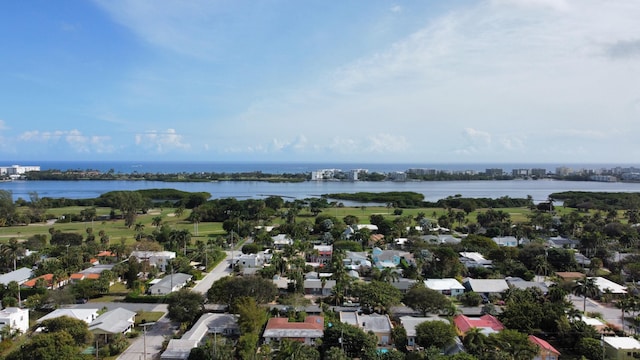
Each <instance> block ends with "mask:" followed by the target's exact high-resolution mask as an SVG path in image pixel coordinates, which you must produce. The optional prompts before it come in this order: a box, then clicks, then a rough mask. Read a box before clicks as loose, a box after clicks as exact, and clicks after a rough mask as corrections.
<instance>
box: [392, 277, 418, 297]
mask: <svg viewBox="0 0 640 360" xmlns="http://www.w3.org/2000/svg"><path fill="white" fill-rule="evenodd" d="M417 282H418V280H414V279H407V278H399V279H398V280H396V281H392V282H390V283H389V284H391V286H393V287H394V288H396V289H398V290H400V292H401V293H403V294H404V293H406V292H407V291H409V289H410V288H411V287H412V286H413V285H415V284H416V283H417Z"/></svg>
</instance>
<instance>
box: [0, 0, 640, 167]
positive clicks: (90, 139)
mask: <svg viewBox="0 0 640 360" xmlns="http://www.w3.org/2000/svg"><path fill="white" fill-rule="evenodd" d="M638 19H640V2H639V1H637V0H616V1H610V0H486V1H471V0H468V1H464V0H448V1H439V0H438V1H436V0H432V1H428V0H419V1H376V0H368V1H362V0H357V1H350V0H345V1H284V0H282V1H278V0H273V1H269V0H265V1H242V0H224V1H217V0H191V1H182V0H163V1H154V0H121V1H119V0H96V1H70V0H69V1H67V0H60V1H37V0H34V1H7V2H3V3H2V4H1V5H0V45H1V49H2V50H1V52H0V54H1V56H0V74H1V75H0V79H1V80H2V81H1V85H2V86H0V160H2V159H4V160H3V161H5V162H6V161H30V162H37V161H38V160H140V161H142V160H193V161H196V160H197V161H344V162H356V161H360V162H390V161H397V162H403V163H406V162H421V163H446V162H464V163H474V162H481V163H487V162H511V163H513V162H516V163H518V162H520V163H522V162H554V163H558V162H567V163H614V162H615V163H638V158H639V157H640V146H638V145H637V144H638V141H637V138H638V134H639V133H640V21H638Z"/></svg>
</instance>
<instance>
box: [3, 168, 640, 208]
mask: <svg viewBox="0 0 640 360" xmlns="http://www.w3.org/2000/svg"><path fill="white" fill-rule="evenodd" d="M11 164H20V165H40V166H41V169H42V170H49V169H58V170H87V169H93V170H100V171H103V172H106V171H109V170H110V169H113V170H114V171H115V172H116V173H133V172H138V173H147V172H148V173H181V172H185V173H196V172H219V173H222V172H226V173H237V172H248V171H262V172H264V173H269V174H283V173H308V172H311V171H314V170H318V169H325V168H332V169H333V168H336V169H342V170H349V169H368V170H369V171H370V172H374V171H377V172H391V171H405V170H407V169H409V168H433V169H440V170H475V171H484V170H485V169H487V168H502V169H504V170H505V171H507V172H509V171H511V169H515V168H544V169H547V171H554V170H555V168H556V167H558V166H567V167H570V168H572V169H602V168H606V169H609V168H613V167H616V166H621V167H627V166H636V167H638V165H637V164H635V165H634V164H491V163H487V164H409V163H405V164H402V163H400V164H367V163H279V162H271V163H255V162H245V163H243V162H233V163H231V162H131V161H120V162H88V161H85V162H69V161H60V162H53V161H41V162H31V161H30V162H20V161H14V162H7V163H5V164H0V165H2V166H6V165H11ZM154 188H174V189H179V190H183V191H192V192H193V191H206V192H209V193H211V195H212V198H225V197H236V198H239V199H242V198H264V197H266V196H269V195H278V196H282V197H287V198H292V199H304V198H309V197H317V196H319V195H321V194H327V193H338V192H347V193H355V192H360V191H369V192H384V191H415V192H418V193H421V194H424V196H425V199H426V200H429V201H436V200H439V199H442V198H445V197H447V196H452V195H456V194H460V195H462V196H464V197H489V198H497V197H501V196H509V197H513V198H525V197H527V196H528V195H531V196H532V197H533V199H534V201H538V202H539V201H545V200H546V199H547V197H548V196H549V194H551V193H554V192H559V191H569V190H576V191H611V192H614V191H615V192H637V191H640V184H637V183H599V182H572V181H552V180H537V181H533V180H512V181H446V182H431V181H430V182H312V181H309V182H303V183H267V182H228V181H223V182H208V183H200V182H198V183H183V182H180V183H168V182H158V181H13V182H2V183H0V189H4V190H10V191H12V192H13V196H14V199H18V198H23V199H28V198H29V193H30V192H37V193H38V195H39V196H40V197H53V198H63V197H64V198H71V199H84V198H95V197H98V196H100V195H101V194H103V193H105V192H108V191H114V190H138V189H154Z"/></svg>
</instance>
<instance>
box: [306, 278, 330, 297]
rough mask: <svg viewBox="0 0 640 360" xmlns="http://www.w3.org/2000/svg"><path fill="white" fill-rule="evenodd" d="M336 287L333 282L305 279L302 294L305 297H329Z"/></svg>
mask: <svg viewBox="0 0 640 360" xmlns="http://www.w3.org/2000/svg"><path fill="white" fill-rule="evenodd" d="M335 286H336V281H335V280H330V279H326V278H325V279H324V280H323V279H306V280H305V281H304V293H305V294H307V295H321V296H329V295H331V292H332V291H333V288H334V287H335Z"/></svg>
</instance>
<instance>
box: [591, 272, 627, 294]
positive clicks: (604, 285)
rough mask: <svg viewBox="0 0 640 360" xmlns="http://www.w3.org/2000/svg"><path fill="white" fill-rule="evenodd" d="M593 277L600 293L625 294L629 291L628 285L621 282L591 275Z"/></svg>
mask: <svg viewBox="0 0 640 360" xmlns="http://www.w3.org/2000/svg"><path fill="white" fill-rule="evenodd" d="M590 279H593V281H594V282H595V284H596V286H597V287H598V290H599V291H600V293H605V292H609V293H611V294H614V295H623V294H626V293H627V287H626V286H622V285H620V284H617V283H614V282H613V281H611V280H609V279H605V278H603V277H600V276H598V277H591V278H590Z"/></svg>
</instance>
